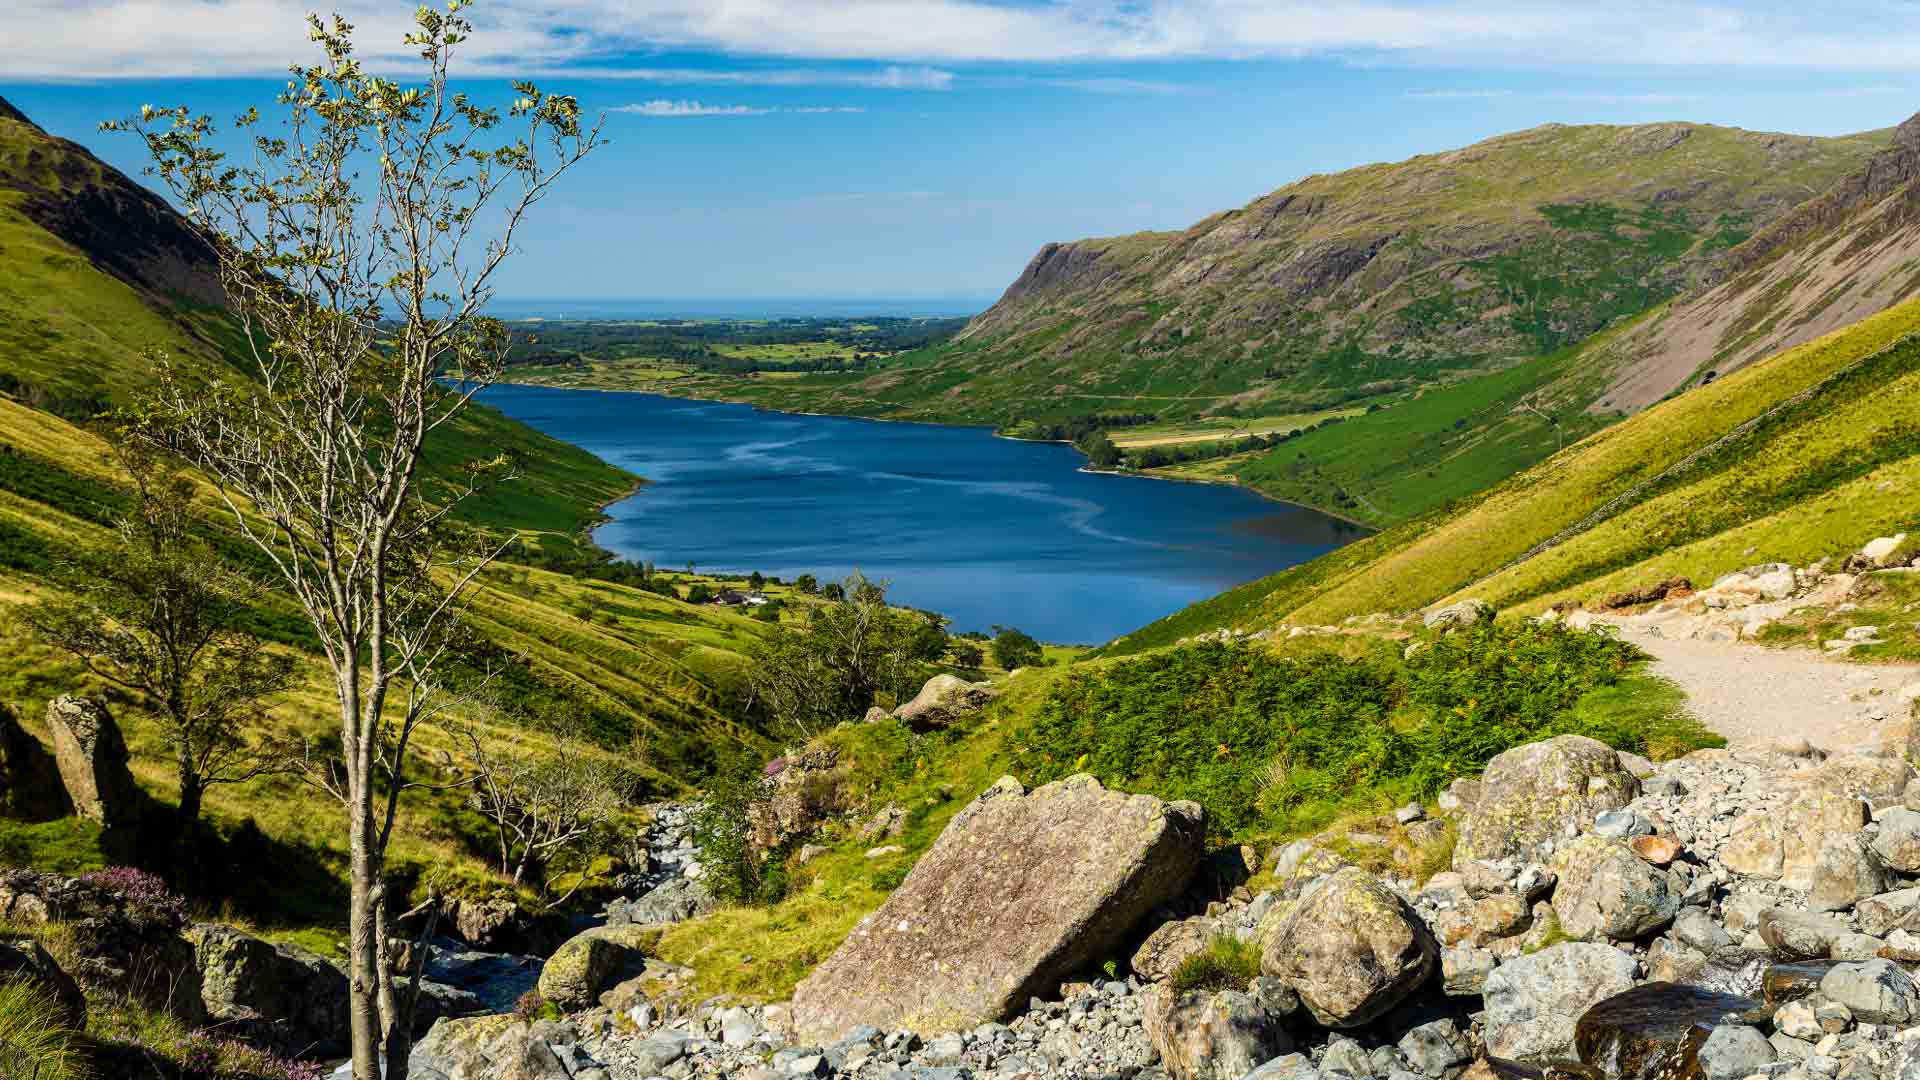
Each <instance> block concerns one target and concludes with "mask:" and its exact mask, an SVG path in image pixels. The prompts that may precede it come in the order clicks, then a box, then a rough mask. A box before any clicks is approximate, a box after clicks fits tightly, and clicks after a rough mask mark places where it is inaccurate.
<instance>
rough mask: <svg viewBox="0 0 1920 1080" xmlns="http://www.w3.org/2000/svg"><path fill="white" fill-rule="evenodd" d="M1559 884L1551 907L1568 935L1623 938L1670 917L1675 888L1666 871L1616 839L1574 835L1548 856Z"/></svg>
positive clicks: (1637, 934)
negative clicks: (1557, 876) (1555, 852)
mask: <svg viewBox="0 0 1920 1080" xmlns="http://www.w3.org/2000/svg"><path fill="white" fill-rule="evenodd" d="M1554 871H1555V873H1557V874H1558V875H1559V877H1560V884H1559V886H1558V887H1557V888H1555V889H1554V893H1553V910H1554V911H1555V912H1556V913H1557V914H1558V915H1559V917H1560V925H1561V927H1562V928H1563V929H1564V930H1565V931H1566V932H1567V933H1568V934H1569V935H1571V936H1572V937H1576V938H1582V939H1590V938H1595V937H1607V938H1611V939H1613V940H1615V941H1628V940H1631V939H1634V938H1638V937H1643V936H1645V935H1646V934H1649V933H1651V932H1653V931H1655V930H1658V929H1659V928H1660V927H1662V926H1665V925H1666V924H1667V923H1668V922H1670V921H1672V919H1673V917H1674V915H1675V914H1676V913H1677V912H1678V911H1679V910H1680V894H1681V891H1682V890H1681V888H1680V886H1679V883H1678V882H1677V881H1676V880H1675V879H1674V876H1673V874H1672V873H1671V872H1669V871H1667V870H1663V869H1660V868H1658V867H1654V866H1649V865H1647V863H1646V861H1645V860H1643V859H1641V858H1640V857H1639V856H1638V855H1635V854H1634V853H1633V849H1632V848H1631V847H1628V846H1627V845H1626V844H1625V843H1624V842H1622V841H1619V840H1609V839H1606V838H1605V837H1600V836H1592V835H1587V836H1580V837H1576V838H1575V839H1574V840H1573V841H1571V842H1570V843H1568V844H1567V845H1566V846H1565V847H1564V848H1562V849H1561V850H1560V851H1559V852H1558V853H1557V855H1556V856H1555V860H1554Z"/></svg>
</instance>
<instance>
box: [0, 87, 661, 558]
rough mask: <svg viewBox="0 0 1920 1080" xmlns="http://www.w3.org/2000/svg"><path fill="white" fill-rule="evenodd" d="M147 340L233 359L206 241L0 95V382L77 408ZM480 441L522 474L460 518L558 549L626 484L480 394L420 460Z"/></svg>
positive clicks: (108, 399)
mask: <svg viewBox="0 0 1920 1080" xmlns="http://www.w3.org/2000/svg"><path fill="white" fill-rule="evenodd" d="M156 349H158V350H164V351H166V352H168V353H171V354H172V355H174V356H176V357H179V358H183V359H185V360H187V361H189V362H193V363H198V364H200V365H203V366H206V367H209V368H212V367H217V366H221V365H230V366H234V367H239V368H240V369H242V370H246V367H247V363H248V361H247V360H246V359H245V358H244V356H243V355H242V354H243V348H242V342H241V339H240V337H239V331H238V328H237V325H236V323H235V321H234V320H233V319H232V317H231V316H230V315H229V314H228V312H227V310H226V307H225V304H224V298H223V295H222V293H221V289H220V282H219V273H218V269H217V267H216V266H215V265H214V262H213V257H212V252H211V251H210V250H209V249H208V248H207V247H206V245H205V243H204V242H203V241H202V240H201V239H200V238H199V237H198V236H197V235H196V234H195V233H194V231H193V230H192V228H191V227H190V226H189V225H188V224H187V222H186V220H185V219H184V218H182V217H181V216H180V215H179V214H178V213H177V212H176V211H175V210H174V209H173V208H172V207H171V206H170V205H168V203H167V202H166V200H164V199H162V198H160V197H159V196H158V195H155V194H154V193H153V192H151V191H149V190H147V189H146V188H145V187H142V186H141V185H140V184H138V183H136V182H135V181H133V180H132V179H130V178H128V177H127V176H126V175H125V174H124V173H122V172H120V171H119V170H117V169H115V168H113V167H112V166H111V165H108V164H107V163H105V162H103V161H101V160H100V159H99V158H97V157H95V156H94V155H93V154H92V153H91V152H90V151H88V150H87V149H86V148H85V147H83V146H81V145H80V144H78V143H75V142H70V141H68V140H66V139H61V138H57V137H55V136H53V135H50V134H48V133H47V132H46V131H44V130H42V129H41V128H40V127H39V126H38V125H36V124H34V123H33V121H31V120H29V119H28V118H27V117H26V116H25V115H24V114H22V113H21V112H20V111H19V110H18V109H16V108H14V107H13V106H12V105H10V104H8V103H7V102H6V101H5V100H4V99H0V394H5V395H8V396H11V397H13V398H14V399H15V400H17V401H20V402H22V403H24V404H27V405H32V406H35V407H38V408H41V409H45V410H47V411H50V412H53V413H56V414H58V415H62V416H65V417H68V418H71V419H85V418H90V417H92V416H93V415H95V414H96V413H98V412H100V411H102V410H103V409H105V408H107V407H109V406H111V405H114V404H118V403H122V402H125V401H126V400H128V398H129V396H130V395H132V394H133V393H135V392H136V391H137V390H138V389H139V388H140V387H141V386H142V385H144V384H145V383H146V382H147V381H148V380H149V379H150V378H151V375H152V369H151V365H150V361H149V359H148V357H149V354H150V352H151V351H152V350H156ZM4 434H5V432H4V431H0V437H4ZM491 448H501V449H510V450H513V451H515V452H517V454H518V456H519V458H520V460H521V461H523V462H524V463H525V464H524V466H523V469H522V477H521V480H520V481H519V482H518V483H516V484H513V485H510V486H509V487H510V488H511V490H508V489H507V488H503V489H500V490H497V491H493V492H488V493H486V494H484V495H482V496H481V497H479V498H476V499H475V500H473V501H471V502H470V503H468V504H466V505H465V506H463V508H462V510H463V513H464V514H465V516H467V517H468V518H469V519H471V520H474V521H476V522H478V523H481V524H485V525H489V526H493V527H501V528H518V529H522V530H526V531H529V532H533V533H538V534H541V542H542V543H543V544H545V545H547V546H549V547H553V548H557V549H561V550H571V549H572V548H573V547H574V537H575V535H576V534H577V533H579V532H580V530H582V529H584V528H585V527H586V526H587V525H589V524H590V523H591V522H592V521H593V520H594V519H595V518H596V517H597V515H598V512H599V507H600V506H602V505H603V504H605V503H607V502H608V501H611V500H612V499H615V498H618V497H619V496H621V495H623V494H625V493H627V492H628V491H630V490H632V488H633V486H634V485H635V483H637V479H636V478H635V477H633V476H631V475H630V474H628V473H626V472H625V471H623V470H620V469H616V468H614V467H613V466H610V465H608V464H606V463H605V462H602V461H600V460H599V459H598V458H596V457H594V456H593V455H591V454H589V453H587V452H586V451H584V450H581V449H579V448H577V447H574V446H571V445H569V444H567V443H563V442H560V441H558V440H555V439H551V438H548V437H547V436H545V435H542V434H541V433H539V432H537V431H534V430H533V429H532V428H529V427H526V426H524V425H522V424H519V423H516V422H514V421H511V420H508V419H507V418H506V417H504V416H502V415H500V414H499V413H497V412H494V411H493V410H491V409H484V408H480V409H473V410H469V411H468V413H467V414H465V415H464V416H462V417H461V418H460V419H459V421H458V422H457V423H456V424H455V425H454V426H453V428H452V429H451V430H449V431H447V432H446V433H445V434H444V436H443V437H442V438H441V439H440V440H439V441H438V443H437V444H435V446H434V447H433V448H432V451H431V452H430V455H429V462H428V464H429V467H430V469H432V470H433V471H436V472H439V473H442V474H444V475H446V476H448V477H451V476H453V475H454V474H456V473H457V472H458V470H459V469H460V466H461V465H462V463H463V462H465V461H467V460H471V459H472V458H473V457H476V456H482V455H484V454H486V453H490V452H491Z"/></svg>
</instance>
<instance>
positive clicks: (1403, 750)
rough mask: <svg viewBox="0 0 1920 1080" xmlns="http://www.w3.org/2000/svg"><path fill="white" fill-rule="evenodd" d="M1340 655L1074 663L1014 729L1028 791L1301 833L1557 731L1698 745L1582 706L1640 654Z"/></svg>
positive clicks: (1545, 645)
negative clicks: (1057, 788) (1178, 805)
mask: <svg viewBox="0 0 1920 1080" xmlns="http://www.w3.org/2000/svg"><path fill="white" fill-rule="evenodd" d="M1334 648H1343V649H1346V650H1348V651H1354V650H1363V651H1360V652H1359V653H1358V655H1344V654H1343V653H1341V652H1338V651H1333V649H1331V648H1327V647H1321V646H1312V647H1305V648H1298V649H1295V650H1294V651H1289V652H1278V651H1274V650H1272V649H1269V648H1266V647H1261V646H1254V645H1243V644H1225V643H1221V642H1206V643H1202V644H1198V645H1191V646H1186V647H1182V648H1176V649H1171V650H1168V651H1165V652H1161V653H1155V654H1150V655H1148V656H1145V657H1142V658H1140V659H1138V660H1132V661H1126V662H1122V663H1118V664H1113V665H1110V666H1106V667H1101V668H1094V669H1090V670H1082V671H1076V672H1075V673H1074V674H1072V675H1070V676H1068V677H1067V678H1065V679H1062V680H1060V681H1059V682H1058V683H1056V684H1055V685H1054V686H1052V687H1051V688H1049V689H1048V691H1047V695H1046V697H1045V698H1044V699H1042V701H1041V702H1040V704H1039V706H1038V707H1037V708H1036V709H1035V711H1034V714H1033V718H1032V720H1031V721H1030V722H1029V723H1028V724H1027V725H1026V726H1025V727H1024V728H1022V729H1020V730H1017V731H1015V732H1013V733H1012V734H1011V736H1010V737H1009V747H1010V750H1011V753H1012V756H1013V758H1014V761H1015V763H1016V764H1017V766H1018V767H1019V769H1020V770H1021V772H1022V773H1023V775H1025V776H1027V777H1028V778H1030V780H1031V781H1032V782H1036V783H1044V782H1046V781H1047V780H1052V779H1057V778H1059V777H1062V776H1066V775H1068V774H1070V773H1075V772H1091V773H1093V774H1094V775H1096V776H1098V777H1099V778H1100V779H1101V781H1102V782H1103V783H1106V784H1108V785H1110V786H1116V787H1121V788H1124V789H1126V790H1129V791H1144V792H1149V793H1152V794H1155V795H1159V796H1161V797H1163V798H1168V799H1192V800H1194V801H1196V802H1198V803H1200V804H1201V805H1202V806H1204V807H1205V808H1206V810H1207V815H1208V827H1209V829H1210V830H1211V831H1212V832H1213V833H1214V834H1215V835H1217V836H1246V835H1252V834H1263V833H1297V832H1300V831H1303V830H1306V829H1310V828H1314V827H1318V826H1319V825H1322V824H1324V823H1325V822H1327V821H1329V820H1331V819H1332V818H1334V817H1335V816H1337V815H1338V814H1339V813H1341V812H1342V811H1345V810H1354V809H1361V808H1377V806H1379V805H1382V804H1391V803H1392V802H1398V801H1405V800H1406V799H1408V798H1416V797H1424V796H1428V795H1431V794H1432V793H1433V792H1435V791H1437V790H1438V789H1439V788H1440V787H1441V786H1442V785H1444V784H1446V783H1447V782H1448V781H1450V780H1452V779H1453V778H1454V777H1457V776H1462V775H1469V774H1472V773H1475V772H1478V771H1479V770H1480V769H1481V768H1483V767H1485V765H1486V763H1487V761H1488V760H1490V759H1491V758H1492V757H1493V756H1494V755H1496V754H1498V753H1500V752H1501V751H1503V750H1507V749H1509V748H1511V747H1514V746H1518V745H1520V744H1522V743H1526V742H1532V741H1535V740H1538V739H1542V738H1547V737H1550V736H1553V735H1559V734H1566V733H1578V734H1584V735H1591V736H1593V737H1595V738H1598V739H1600V740H1602V741H1604V742H1607V743H1609V744H1610V745H1613V746H1615V747H1619V748H1623V749H1631V750H1635V751H1643V752H1644V751H1645V750H1646V749H1648V748H1650V747H1653V746H1656V745H1657V746H1658V747H1659V748H1660V749H1662V750H1667V751H1671V750H1672V749H1674V748H1675V747H1676V746H1679V745H1689V744H1691V745H1703V744H1705V743H1706V742H1708V741H1710V740H1711V736H1710V735H1709V734H1708V733H1706V732H1704V731H1703V730H1701V729H1699V728H1698V725H1692V726H1691V727H1689V726H1687V725H1686V724H1685V723H1683V722H1682V721H1680V720H1678V719H1676V717H1675V716H1674V715H1673V713H1672V711H1671V710H1669V709H1665V708H1640V709H1626V708H1621V707H1618V706H1617V705H1615V706H1611V707H1608V708H1587V709H1583V708H1580V707H1578V706H1579V705H1580V703H1581V702H1582V701H1583V699H1587V698H1588V697H1589V696H1590V695H1594V694H1596V693H1597V692H1600V691H1605V690H1621V692H1625V690H1622V689H1621V688H1622V684H1623V683H1624V684H1633V685H1630V686H1628V687H1626V688H1625V689H1627V690H1632V691H1634V695H1635V696H1636V700H1641V698H1640V697H1639V695H1640V694H1643V693H1644V692H1645V687H1644V686H1641V685H1639V684H1637V683H1636V680H1637V677H1636V676H1634V675H1633V674H1632V672H1633V668H1634V666H1635V665H1636V664H1637V663H1638V662H1639V661H1640V660H1641V659H1643V656H1642V654H1641V653H1640V652H1639V651H1638V650H1636V649H1634V648H1633V647H1632V646H1631V645H1628V644H1625V643H1623V642H1620V641H1618V640H1615V639H1613V638H1610V637H1606V636H1604V635H1600V634H1590V633H1581V632H1577V631H1570V630H1567V629H1565V628H1563V627H1559V626H1550V625H1544V624H1539V623H1533V622H1501V623H1482V624H1480V625H1478V626H1475V627H1473V628H1471V629H1468V630H1463V631H1458V632H1455V633H1453V634H1449V635H1446V636H1443V637H1438V638H1435V639H1434V640H1432V641H1431V642H1430V643H1429V645H1428V647H1427V648H1425V649H1423V650H1420V651H1418V652H1416V653H1415V655H1414V657H1413V658H1412V659H1411V660H1407V659H1403V658H1402V656H1401V652H1400V646H1399V644H1398V643H1395V642H1388V641H1373V642H1370V643H1362V642H1359V641H1356V640H1353V639H1347V640H1346V641H1345V642H1344V643H1343V644H1342V645H1339V646H1335V647H1334Z"/></svg>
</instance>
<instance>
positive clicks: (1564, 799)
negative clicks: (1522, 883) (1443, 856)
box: [1453, 735, 1640, 873]
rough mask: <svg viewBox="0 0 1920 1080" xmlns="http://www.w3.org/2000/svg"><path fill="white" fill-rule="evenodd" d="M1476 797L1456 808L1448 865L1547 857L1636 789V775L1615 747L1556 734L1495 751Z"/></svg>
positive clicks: (1624, 801) (1629, 798)
mask: <svg viewBox="0 0 1920 1080" xmlns="http://www.w3.org/2000/svg"><path fill="white" fill-rule="evenodd" d="M1480 789H1481V794H1480V799H1479V801H1477V802H1476V803H1474V804H1473V806H1472V807H1471V808H1469V809H1467V810H1466V811H1465V812H1464V813H1462V814H1461V815H1460V824H1459V840H1458V842H1457V843H1456V844H1455V846H1454V853H1453V869H1454V870H1456V871H1460V872H1462V873H1464V872H1466V868H1467V867H1468V865H1469V864H1471V863H1474V862H1478V861H1483V860H1488V859H1518V860H1521V861H1523V862H1524V861H1530V860H1538V859H1541V858H1544V857H1545V856H1546V855H1547V854H1548V853H1549V850H1550V848H1551V847H1552V846H1553V845H1554V844H1557V843H1559V842H1561V841H1563V840H1565V838H1566V837H1567V835H1568V830H1570V829H1571V830H1575V831H1577V830H1579V829H1582V828H1584V827H1586V825H1587V824H1588V823H1589V822H1590V821H1592V819H1593V815H1595V814H1598V813H1600V812H1602V811H1605V810H1617V809H1620V808H1621V807H1624V806H1626V805H1627V804H1628V803H1630V802H1632V801H1633V799H1634V798H1635V796H1637V795H1639V794H1640V781H1639V780H1637V779H1635V777H1634V775H1633V774H1632V773H1630V772H1628V771H1626V770H1625V769H1623V768H1621V766H1620V757H1619V755H1618V754H1615V753H1614V752H1613V750H1612V748H1610V747H1608V746H1607V745H1606V744H1605V743H1602V742H1599V741H1598V740H1595V739H1589V738H1587V737H1585V736H1582V735H1559V736H1556V737H1554V738H1551V739H1547V740H1545V741H1543V742H1537V743H1528V744H1527V745H1525V746H1518V747H1515V748H1514V749H1512V750H1508V751H1506V752H1505V753H1502V754H1499V755H1497V756H1496V757H1495V758H1494V759H1493V760H1492V761H1490V762H1488V763H1487V768H1486V771H1485V772H1483V773H1482V774H1481V777H1480Z"/></svg>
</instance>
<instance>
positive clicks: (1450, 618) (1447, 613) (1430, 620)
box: [1420, 600, 1493, 632]
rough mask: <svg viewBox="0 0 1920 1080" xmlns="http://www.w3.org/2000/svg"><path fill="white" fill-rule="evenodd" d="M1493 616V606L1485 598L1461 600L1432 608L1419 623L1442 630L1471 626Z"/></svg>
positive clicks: (1432, 628)
mask: <svg viewBox="0 0 1920 1080" xmlns="http://www.w3.org/2000/svg"><path fill="white" fill-rule="evenodd" d="M1491 618H1493V607H1492V605H1490V604H1488V603H1487V602H1486V601H1485V600H1462V601H1460V602H1459V603H1457V604H1447V605H1445V606H1443V607H1437V608H1434V609H1433V610H1432V611H1429V612H1427V613H1426V615H1425V616H1424V617H1422V618H1421V620H1420V622H1421V625H1423V626H1425V627H1426V628H1427V629H1429V630H1439V631H1442V632H1445V631H1448V630H1456V629H1459V628H1461V627H1464V626H1472V625H1473V624H1475V623H1478V622H1485V621H1486V620H1488V619H1491Z"/></svg>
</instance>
